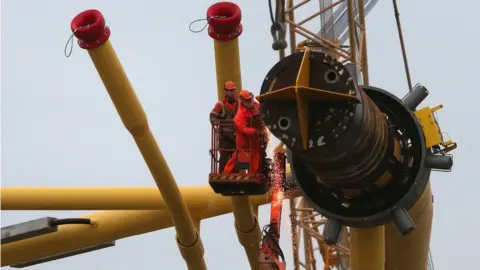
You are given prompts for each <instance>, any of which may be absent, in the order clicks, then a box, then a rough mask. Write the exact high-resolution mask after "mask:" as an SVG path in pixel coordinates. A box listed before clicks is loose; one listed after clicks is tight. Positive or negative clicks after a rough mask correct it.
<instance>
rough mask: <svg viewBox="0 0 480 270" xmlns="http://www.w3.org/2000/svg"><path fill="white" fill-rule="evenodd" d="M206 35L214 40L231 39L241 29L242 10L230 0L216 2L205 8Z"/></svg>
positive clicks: (235, 36) (237, 34)
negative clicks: (227, 0) (229, 0)
mask: <svg viewBox="0 0 480 270" xmlns="http://www.w3.org/2000/svg"><path fill="white" fill-rule="evenodd" d="M207 19H208V24H209V26H208V35H209V36H210V37H211V38H213V39H215V40H223V41H227V40H232V39H235V38H237V37H238V36H240V34H242V31H243V27H242V24H241V23H240V21H241V20H242V11H241V10H240V7H239V6H237V5H236V4H234V3H232V2H218V3H216V4H213V5H211V6H210V7H209V8H208V10H207Z"/></svg>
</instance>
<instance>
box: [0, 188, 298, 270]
mask: <svg viewBox="0 0 480 270" xmlns="http://www.w3.org/2000/svg"><path fill="white" fill-rule="evenodd" d="M7 189H8V188H7ZM32 189H34V188H32ZM80 189H83V188H80ZM92 189H93V190H94V189H95V188H92ZM102 189H103V190H104V191H105V190H107V189H116V188H102ZM118 189H122V188H118ZM123 189H125V188H123ZM145 189H147V190H149V189H150V188H145ZM152 189H153V187H152ZM180 191H181V193H182V196H183V198H184V199H185V201H186V204H187V207H188V208H189V210H190V213H191V215H192V219H193V220H202V219H207V218H211V217H215V216H220V215H223V214H227V213H231V212H232V202H231V199H230V197H225V196H221V195H218V194H215V193H214V192H213V191H212V190H211V189H210V187H209V186H199V187H180ZM157 192H158V190H157ZM152 193H153V192H152ZM107 194H108V193H107ZM107 194H104V195H105V196H109V195H107ZM2 196H3V194H2ZM149 196H152V201H153V202H157V203H158V204H159V205H164V203H163V201H162V199H158V198H161V197H160V196H158V194H153V195H149ZM292 196H298V194H292ZM7 198H8V196H7ZM153 198H156V199H153ZM3 199H4V198H2V203H3ZM123 200H125V198H123ZM153 202H149V203H151V204H153ZM268 202H269V195H268V194H267V195H263V196H250V203H251V204H252V205H253V206H254V207H258V206H259V205H263V204H266V203H268ZM137 203H138V202H137ZM163 207H165V206H163ZM82 217H83V218H90V219H91V220H92V221H93V222H94V224H95V226H85V225H63V226H59V228H58V232H56V233H51V234H47V235H42V236H38V237H34V238H30V239H26V240H22V241H18V242H13V243H9V244H5V245H2V248H1V258H2V261H1V266H6V265H13V264H18V263H22V262H26V261H31V260H36V259H40V258H44V257H47V256H52V255H55V254H59V253H65V252H70V251H74V250H78V249H81V248H85V247H88V246H92V245H97V244H100V243H104V242H109V241H114V240H117V239H122V238H126V237H129V236H134V235H139V234H144V233H148V232H152V231H155V230H161V229H165V228H169V227H171V226H172V222H171V220H170V217H169V215H168V213H166V212H165V211H164V210H136V211H134V210H128V211H125V210H123V211H102V212H96V213H92V214H88V215H85V216H82ZM172 239H173V236H172ZM172 244H173V243H172Z"/></svg>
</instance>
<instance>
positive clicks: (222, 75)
mask: <svg viewBox="0 0 480 270" xmlns="http://www.w3.org/2000/svg"><path fill="white" fill-rule="evenodd" d="M219 6H222V8H221V9H220V8H218V7H219ZM226 10H229V12H226ZM217 16H230V18H229V19H230V23H227V24H225V21H223V20H222V19H216V18H215V17H217ZM207 17H211V18H213V19H211V20H209V25H210V27H209V29H208V31H209V35H210V37H212V38H213V40H214V50H215V68H216V73H217V93H218V98H219V100H222V99H223V95H224V90H223V85H224V83H225V82H226V81H233V82H235V84H236V85H237V92H239V91H241V90H242V76H241V69H240V49H239V44H238V36H239V35H240V34H241V33H242V26H241V24H240V21H241V11H240V8H239V7H238V6H237V5H236V4H234V3H231V2H220V3H216V4H214V5H212V6H211V7H210V8H209V10H208V11H207ZM231 21H236V22H237V25H234V24H233V23H232V22H231ZM232 206H233V215H234V217H235V230H236V231H237V236H238V240H239V242H240V243H241V244H242V245H243V247H244V248H245V252H246V253H247V257H248V261H249V263H250V267H251V269H253V270H256V269H258V267H259V264H258V261H259V256H260V247H259V243H260V239H261V233H260V226H259V224H258V220H257V217H256V216H255V215H254V214H253V212H252V207H251V205H250V203H249V200H248V197H246V196H239V197H232Z"/></svg>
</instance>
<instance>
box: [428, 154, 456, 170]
mask: <svg viewBox="0 0 480 270" xmlns="http://www.w3.org/2000/svg"><path fill="white" fill-rule="evenodd" d="M425 166H427V168H431V169H437V170H445V171H449V170H451V169H452V166H453V157H452V156H442V155H434V154H430V155H428V156H427V160H426V161H425Z"/></svg>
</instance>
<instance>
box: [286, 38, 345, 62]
mask: <svg viewBox="0 0 480 270" xmlns="http://www.w3.org/2000/svg"><path fill="white" fill-rule="evenodd" d="M333 44H334V45H335V46H339V45H340V40H338V39H337V40H335V42H333ZM307 48H309V49H311V50H314V51H320V52H325V53H326V54H327V55H329V56H331V57H333V58H335V59H336V60H338V59H340V55H339V54H337V53H335V51H334V50H332V49H330V48H328V47H324V46H322V45H320V44H318V43H317V42H314V41H311V40H304V41H302V42H300V43H298V45H297V48H296V50H295V52H303V51H305V50H306V49H307Z"/></svg>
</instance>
